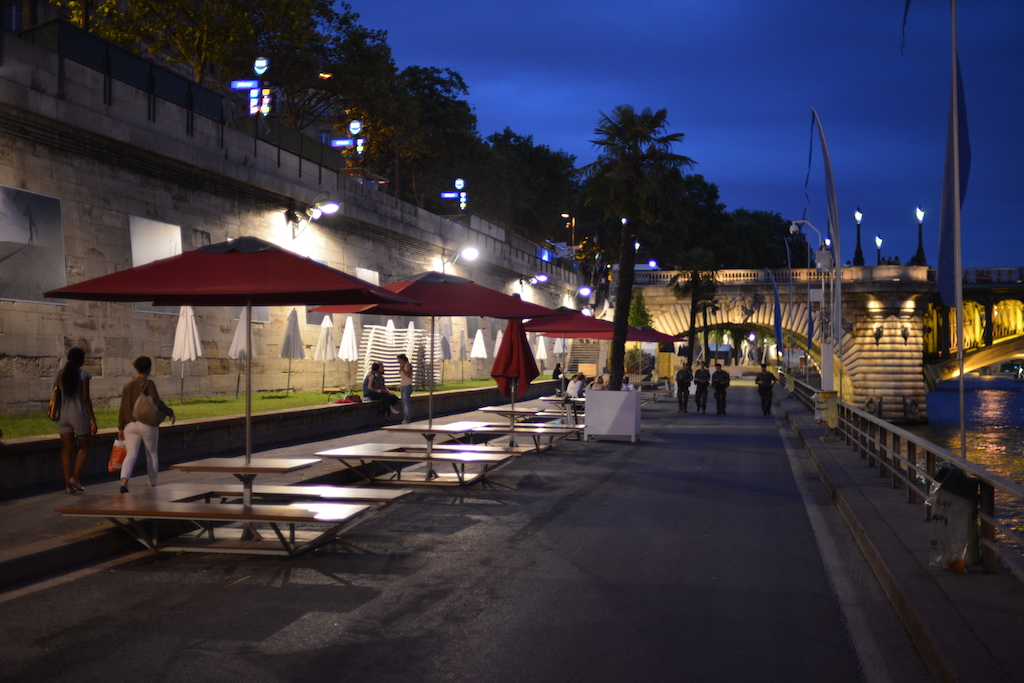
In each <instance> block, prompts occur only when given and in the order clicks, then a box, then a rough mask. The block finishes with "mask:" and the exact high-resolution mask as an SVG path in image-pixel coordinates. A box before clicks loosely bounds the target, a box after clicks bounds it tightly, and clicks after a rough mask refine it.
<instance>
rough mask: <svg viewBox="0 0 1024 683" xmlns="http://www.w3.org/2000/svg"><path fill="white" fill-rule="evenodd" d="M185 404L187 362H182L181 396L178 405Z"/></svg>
mask: <svg viewBox="0 0 1024 683" xmlns="http://www.w3.org/2000/svg"><path fill="white" fill-rule="evenodd" d="M184 402H185V361H181V395H180V396H179V397H178V404H179V405H181V404H183V403H184Z"/></svg>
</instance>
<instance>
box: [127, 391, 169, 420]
mask: <svg viewBox="0 0 1024 683" xmlns="http://www.w3.org/2000/svg"><path fill="white" fill-rule="evenodd" d="M146 386H147V385H146V384H143V385H142V393H141V394H139V397H138V398H137V399H136V400H135V406H134V407H133V408H132V419H133V420H135V421H136V422H141V423H142V424H146V425H149V426H150V427H159V426H160V423H161V422H163V421H164V420H166V419H167V416H166V415H164V412H163V411H162V410H160V408H158V407H157V405H156V401H154V400H153V398H152V397H151V396H149V395H147V394H146Z"/></svg>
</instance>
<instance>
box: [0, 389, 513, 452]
mask: <svg viewBox="0 0 1024 683" xmlns="http://www.w3.org/2000/svg"><path fill="white" fill-rule="evenodd" d="M486 386H494V380H493V379H491V378H487V379H478V380H466V381H464V382H447V383H445V384H441V385H438V386H437V387H436V391H451V390H456V389H475V388H477V387H486ZM396 393H397V388H396ZM425 393H427V392H425V391H417V392H414V394H413V395H416V394H425ZM338 398H341V396H340V395H338V394H335V395H333V396H332V397H331V399H332V400H336V399H338ZM164 399H165V401H166V402H167V405H168V406H170V407H171V408H172V409H173V410H174V414H175V416H176V417H177V419H179V420H195V419H199V418H204V417H225V416H227V415H244V414H245V396H244V395H241V396H239V397H238V398H237V399H235V398H186V399H185V402H184V403H181V402H179V401H178V399H177V398H172V397H166V396H165V397H164ZM327 402H328V401H327V397H326V396H324V395H323V394H321V393H301V392H293V393H288V394H285V393H284V392H280V393H267V394H264V393H258V394H256V395H254V396H253V399H252V412H254V413H268V412H273V411H277V410H286V409H288V408H305V407H307V406H315V405H320V404H322V403H327ZM117 410H118V409H117V407H110V408H97V409H96V410H95V412H96V423H97V424H98V425H99V428H100V429H115V428H116V427H117ZM0 429H2V430H3V438H5V439H17V438H21V437H26V436H46V435H48V434H56V433H57V427H56V425H55V424H54V423H53V422H51V421H50V420H49V419H48V418H47V417H46V414H45V413H44V412H43V411H42V410H38V411H33V412H31V413H16V414H13V415H0Z"/></svg>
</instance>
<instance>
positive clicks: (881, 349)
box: [841, 268, 930, 422]
mask: <svg viewBox="0 0 1024 683" xmlns="http://www.w3.org/2000/svg"><path fill="white" fill-rule="evenodd" d="M921 270H925V269H924V268H921ZM925 284H927V283H925ZM923 290H924V291H923ZM929 293H930V292H929V291H927V288H922V287H921V283H919V282H913V281H911V282H905V281H903V280H902V279H900V280H888V281H884V280H883V281H878V280H874V281H869V282H851V283H844V287H843V331H844V334H843V348H842V359H841V362H842V367H843V371H844V382H843V388H844V391H849V392H851V394H852V395H844V396H843V400H844V401H846V402H848V403H851V404H853V405H856V406H858V407H861V408H863V409H865V410H867V411H868V412H870V413H873V414H875V415H878V416H879V417H881V418H882V419H884V420H887V421H889V422H923V421H926V420H927V418H928V408H927V403H926V396H927V393H928V387H927V385H926V384H925V381H924V375H923V372H922V368H923V365H922V363H923V353H922V347H923V343H924V310H925V300H926V297H927V296H928V294H929Z"/></svg>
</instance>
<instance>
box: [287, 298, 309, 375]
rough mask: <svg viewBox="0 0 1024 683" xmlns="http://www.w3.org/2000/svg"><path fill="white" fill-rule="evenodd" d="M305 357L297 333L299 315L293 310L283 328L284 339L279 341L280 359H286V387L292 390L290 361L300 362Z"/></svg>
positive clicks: (298, 333) (300, 339) (299, 335)
mask: <svg viewBox="0 0 1024 683" xmlns="http://www.w3.org/2000/svg"><path fill="white" fill-rule="evenodd" d="M305 357H306V349H305V348H303V346H302V334H301V333H300V332H299V313H298V311H296V310H295V309H294V308H293V309H292V312H291V313H289V314H288V324H287V325H285V328H284V339H282V340H281V358H287V359H288V386H287V387H286V388H285V391H290V390H291V388H292V359H293V358H298V359H299V360H302V359H303V358H305Z"/></svg>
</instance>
